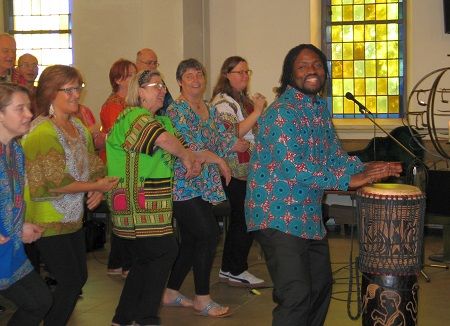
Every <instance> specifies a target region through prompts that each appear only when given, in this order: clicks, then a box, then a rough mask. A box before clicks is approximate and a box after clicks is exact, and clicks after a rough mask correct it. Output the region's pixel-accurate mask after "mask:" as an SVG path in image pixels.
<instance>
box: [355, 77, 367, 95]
mask: <svg viewBox="0 0 450 326" xmlns="http://www.w3.org/2000/svg"><path fill="white" fill-rule="evenodd" d="M355 95H360V96H361V95H366V81H365V79H364V78H357V79H355Z"/></svg>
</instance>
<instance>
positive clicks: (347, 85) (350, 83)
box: [340, 79, 355, 95]
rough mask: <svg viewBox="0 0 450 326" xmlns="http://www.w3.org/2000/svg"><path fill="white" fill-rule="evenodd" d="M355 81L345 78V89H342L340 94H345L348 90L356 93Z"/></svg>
mask: <svg viewBox="0 0 450 326" xmlns="http://www.w3.org/2000/svg"><path fill="white" fill-rule="evenodd" d="M353 82H354V81H353V79H344V85H343V87H344V89H343V90H342V93H341V94H340V95H342V94H345V93H347V92H350V93H354V91H355V86H354V84H353Z"/></svg>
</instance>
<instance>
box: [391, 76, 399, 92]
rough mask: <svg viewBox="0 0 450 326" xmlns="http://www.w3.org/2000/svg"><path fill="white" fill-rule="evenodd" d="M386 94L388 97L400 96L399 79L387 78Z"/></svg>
mask: <svg viewBox="0 0 450 326" xmlns="http://www.w3.org/2000/svg"><path fill="white" fill-rule="evenodd" d="M388 94H389V95H399V94H400V82H399V78H388Z"/></svg>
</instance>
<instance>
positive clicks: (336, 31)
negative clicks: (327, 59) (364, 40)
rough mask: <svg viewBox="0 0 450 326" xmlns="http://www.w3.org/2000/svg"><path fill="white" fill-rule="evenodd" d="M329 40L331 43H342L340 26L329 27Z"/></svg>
mask: <svg viewBox="0 0 450 326" xmlns="http://www.w3.org/2000/svg"><path fill="white" fill-rule="evenodd" d="M331 40H332V41H333V42H342V26H332V27H331Z"/></svg>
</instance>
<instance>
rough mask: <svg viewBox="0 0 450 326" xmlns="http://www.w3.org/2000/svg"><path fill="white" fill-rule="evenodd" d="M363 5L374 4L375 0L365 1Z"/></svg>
mask: <svg viewBox="0 0 450 326" xmlns="http://www.w3.org/2000/svg"><path fill="white" fill-rule="evenodd" d="M364 3H375V0H365V1H364Z"/></svg>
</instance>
